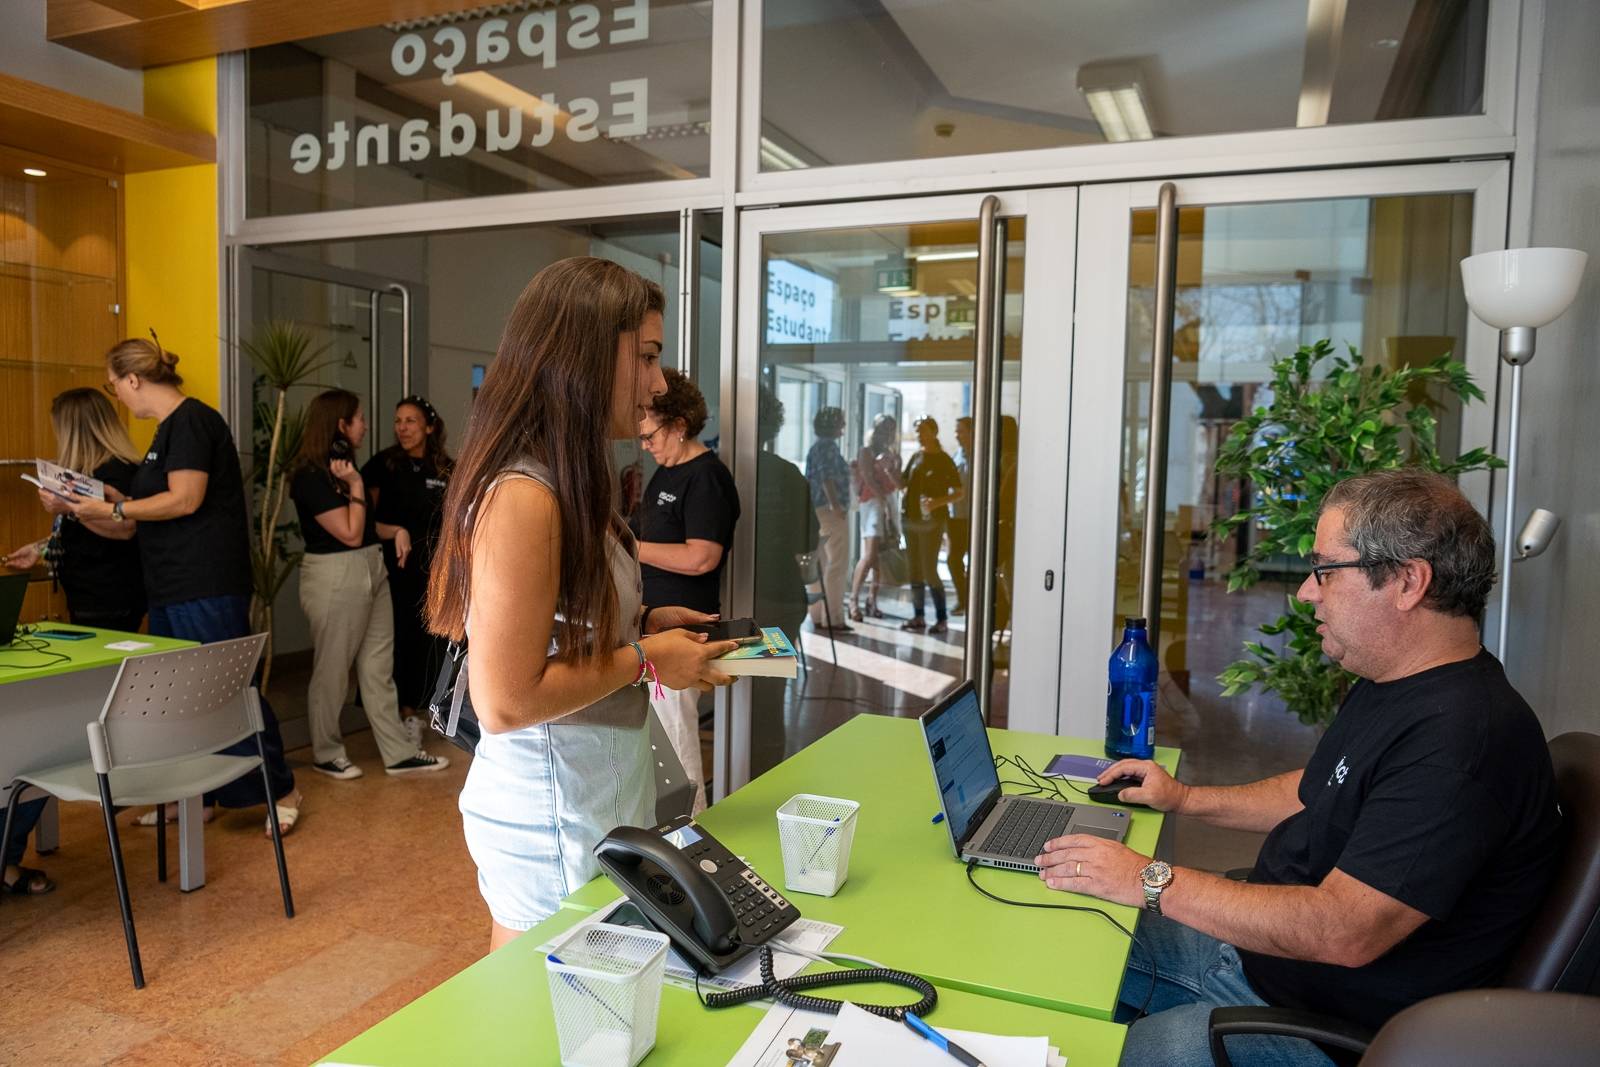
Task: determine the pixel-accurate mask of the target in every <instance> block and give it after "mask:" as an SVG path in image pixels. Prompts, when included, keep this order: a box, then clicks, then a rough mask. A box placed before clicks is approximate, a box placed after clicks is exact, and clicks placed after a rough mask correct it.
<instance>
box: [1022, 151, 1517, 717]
mask: <svg viewBox="0 0 1600 1067" xmlns="http://www.w3.org/2000/svg"><path fill="white" fill-rule="evenodd" d="M1510 177H1511V164H1510V162H1509V161H1508V160H1503V159H1497V160H1478V161H1469V162H1462V163H1438V164H1420V165H1414V166H1385V167H1370V168H1365V167H1364V168H1359V169H1352V170H1325V171H1304V172H1292V173H1284V174H1245V175H1235V176H1228V177H1218V178H1193V179H1184V178H1179V179H1175V184H1176V185H1177V189H1178V197H1177V200H1178V206H1179V208H1180V209H1181V208H1183V207H1185V206H1191V205H1198V204H1204V205H1208V206H1209V205H1221V204H1250V203H1268V202H1286V201H1295V200H1324V199H1334V198H1340V197H1366V196H1404V195H1419V194H1428V193H1471V194H1473V204H1472V251H1473V252H1474V253H1477V252H1486V251H1491V250H1494V249H1500V248H1504V247H1505V243H1506V219H1507V208H1508V205H1509V194H1510ZM1161 185H1162V183H1161V182H1157V181H1148V182H1127V183H1117V184H1110V185H1096V186H1085V187H1084V189H1083V198H1082V204H1081V208H1080V210H1081V222H1080V224H1079V227H1078V249H1077V253H1078V262H1079V265H1080V267H1079V277H1080V279H1081V280H1080V282H1079V288H1078V292H1077V302H1078V306H1079V308H1081V309H1082V310H1081V311H1080V313H1079V315H1078V322H1077V325H1078V334H1077V339H1076V340H1077V345H1078V349H1077V351H1078V352H1081V353H1083V354H1084V355H1085V357H1086V358H1077V359H1074V364H1075V366H1076V368H1077V370H1076V375H1075V380H1074V384H1075V385H1076V387H1077V388H1076V389H1075V391H1074V395H1073V401H1072V419H1071V425H1072V431H1071V435H1072V439H1071V443H1070V447H1071V448H1072V450H1073V451H1075V452H1079V451H1080V450H1081V454H1084V455H1094V454H1095V453H1094V451H1093V449H1094V448H1095V447H1096V446H1099V447H1100V448H1102V449H1104V448H1105V446H1106V443H1107V442H1112V443H1113V446H1112V447H1114V448H1116V449H1117V451H1118V453H1119V455H1120V441H1121V439H1122V433H1123V423H1122V415H1123V405H1122V403H1121V398H1122V397H1123V395H1124V389H1125V387H1126V358H1125V352H1126V345H1127V328H1128V312H1127V308H1128V260H1129V240H1128V238H1129V233H1130V221H1131V214H1132V212H1133V211H1135V210H1141V209H1148V208H1154V207H1155V206H1156V200H1157V197H1158V195H1159V191H1160V188H1161ZM1090 354H1097V355H1093V356H1092V358H1089V357H1090ZM1464 362H1465V363H1466V366H1467V370H1468V371H1469V372H1470V373H1471V374H1472V377H1473V380H1474V381H1475V382H1477V383H1478V385H1479V386H1480V387H1481V388H1482V389H1483V390H1484V392H1485V393H1486V394H1488V398H1489V402H1488V403H1483V404H1473V405H1469V406H1468V407H1466V408H1465V410H1464V412H1463V416H1462V424H1461V447H1462V449H1463V450H1465V449H1469V448H1476V447H1479V446H1483V447H1492V446H1494V445H1495V443H1496V436H1497V434H1496V428H1497V427H1499V426H1503V425H1504V419H1503V418H1502V417H1500V407H1501V404H1502V403H1503V398H1502V396H1501V394H1502V392H1503V391H1502V390H1501V389H1499V387H1498V385H1499V370H1500V364H1499V358H1498V340H1497V335H1496V333H1495V331H1494V330H1492V329H1490V328H1489V327H1488V326H1485V325H1484V324H1483V323H1482V322H1480V321H1479V320H1478V318H1477V317H1476V316H1475V315H1472V314H1471V313H1470V312H1469V313H1468V315H1467V322H1466V353H1465V359H1464ZM1107 398H1115V399H1116V401H1117V402H1115V403H1108V402H1107ZM1120 467H1121V464H1120V461H1118V462H1104V461H1102V462H1095V463H1090V464H1081V465H1080V469H1077V470H1074V471H1073V477H1072V478H1071V480H1070V481H1069V482H1068V490H1067V496H1068V506H1067V529H1066V551H1067V557H1066V560H1067V563H1066V566H1067V573H1069V574H1071V575H1072V581H1071V582H1070V583H1068V585H1069V590H1068V595H1067V602H1066V605H1065V611H1064V614H1063V625H1062V630H1061V646H1062V652H1061V659H1060V666H1061V674H1060V677H1059V687H1060V691H1061V693H1063V694H1074V696H1073V697H1068V698H1066V699H1063V700H1062V701H1061V708H1062V712H1061V716H1060V719H1059V721H1058V722H1057V723H1056V728H1055V731H1054V732H1059V733H1062V734H1067V735H1071V736H1082V737H1095V736H1098V734H1099V732H1100V730H1101V729H1102V726H1103V721H1102V720H1103V711H1102V709H1101V708H1100V706H1099V703H1098V700H1097V699H1088V697H1089V695H1091V694H1092V695H1094V696H1095V697H1097V696H1098V694H1099V693H1100V691H1101V689H1102V687H1103V685H1104V679H1105V659H1106V655H1107V654H1108V653H1109V651H1110V649H1111V647H1112V646H1113V645H1114V644H1115V636H1114V633H1113V623H1114V620H1113V612H1114V609H1115V605H1116V559H1117V538H1118V508H1119V503H1118V481H1119V473H1120ZM1502 481H1503V479H1499V478H1492V477H1491V475H1490V473H1489V472H1487V471H1480V472H1474V473H1472V474H1468V475H1464V476H1463V477H1462V478H1461V488H1462V491H1463V492H1464V493H1465V494H1466V495H1467V498H1468V499H1469V500H1471V501H1472V503H1473V504H1474V505H1475V506H1476V507H1478V509H1479V510H1480V511H1482V512H1484V514H1486V515H1489V514H1491V512H1492V511H1493V510H1495V509H1497V508H1498V500H1499V494H1501V493H1502V492H1503V487H1502V486H1501V484H1500V483H1501V482H1502ZM1496 626H1498V619H1497V617H1496V614H1495V610H1494V608H1493V607H1492V606H1491V608H1490V617H1489V619H1488V620H1487V621H1486V626H1485V632H1486V635H1487V634H1488V633H1489V632H1492V631H1493V630H1494V628H1495V627H1496ZM1485 639H1486V640H1487V636H1486V638H1485Z"/></svg>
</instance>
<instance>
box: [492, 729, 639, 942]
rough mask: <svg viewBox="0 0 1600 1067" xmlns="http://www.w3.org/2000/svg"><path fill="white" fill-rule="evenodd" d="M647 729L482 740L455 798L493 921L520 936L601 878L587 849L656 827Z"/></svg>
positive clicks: (533, 732)
mask: <svg viewBox="0 0 1600 1067" xmlns="http://www.w3.org/2000/svg"><path fill="white" fill-rule="evenodd" d="M650 760H651V755H650V731H649V728H648V727H647V726H638V727H626V726H595V725H587V724H584V725H576V724H574V725H570V726H563V725H556V726H549V725H546V726H530V727H528V728H527V729H524V730H515V731H512V732H510V733H504V734H490V733H485V734H484V735H483V738H482V740H481V741H480V742H479V744H478V750H477V752H476V753H475V754H474V756H473V759H472V767H471V769H470V770H469V771H468V772H467V784H466V786H465V787H464V788H463V789H462V790H461V800H460V808H461V817H462V824H463V829H464V831H465V834H466V839H467V850H468V851H469V852H471V853H472V860H473V862H474V863H476V864H477V865H478V891H479V892H480V893H482V894H483V899H484V901H485V902H486V903H487V904H488V905H489V914H490V915H491V916H492V917H493V918H494V921H495V922H497V923H499V924H500V925H501V926H504V927H506V928H507V929H511V930H527V929H528V928H530V927H532V926H534V925H536V924H538V923H539V922H541V921H543V920H544V919H546V918H548V917H549V916H551V915H553V914H554V913H555V911H556V909H557V908H558V907H560V906H561V898H562V897H564V896H566V895H567V894H569V893H571V892H573V891H574V890H576V889H578V888H579V887H580V886H582V885H583V884H584V883H585V882H588V881H589V880H590V879H592V878H593V877H594V876H595V875H597V874H599V873H600V867H599V865H598V864H597V863H596V862H595V859H594V846H595V845H596V844H598V843H599V841H600V839H601V838H602V837H604V836H605V835H606V834H608V833H610V832H611V831H612V830H613V829H615V828H616V827H618V826H653V825H655V810H656V780H655V775H654V774H653V773H651V766H652V765H651V762H650Z"/></svg>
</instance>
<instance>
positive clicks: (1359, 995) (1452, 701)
mask: <svg viewBox="0 0 1600 1067" xmlns="http://www.w3.org/2000/svg"><path fill="white" fill-rule="evenodd" d="M1299 796H1300V802H1301V803H1302V804H1304V805H1305V807H1304V809H1303V810H1301V811H1299V812H1297V813H1296V814H1294V815H1292V816H1290V817H1289V818H1287V819H1285V820H1284V821H1283V822H1281V823H1279V824H1278V825H1277V826H1276V827H1274V828H1273V830H1272V832H1271V833H1270V834H1268V835H1267V839H1266V842H1265V843H1264V844H1263V845H1262V847H1261V854H1260V856H1259V857H1258V858H1257V860H1256V865H1255V869H1254V870H1253V871H1252V872H1251V875H1250V881H1252V882H1256V883H1264V884H1268V885H1318V884H1320V883H1321V882H1322V880H1323V878H1324V877H1326V876H1327V874H1328V873H1329V872H1330V871H1332V870H1333V869H1334V868H1338V869H1339V870H1340V871H1343V872H1344V873H1345V874H1347V875H1349V876H1350V877H1351V878H1354V879H1355V880H1356V881H1358V882H1361V883H1363V884H1365V885H1367V886H1370V887H1371V888H1373V889H1376V890H1377V891H1378V892H1380V893H1383V894H1386V895H1387V896H1390V897H1393V898H1394V899H1396V900H1398V901H1400V902H1401V903H1403V904H1406V905H1408V906H1410V907H1412V908H1415V909H1416V910H1417V911H1420V912H1422V913H1424V914H1425V915H1427V916H1428V919H1427V921H1425V922H1424V923H1423V924H1422V926H1420V927H1419V928H1418V929H1417V930H1416V931H1415V932H1413V933H1412V934H1411V936H1410V937H1408V938H1406V939H1405V940H1403V941H1401V942H1400V943H1399V944H1398V945H1396V946H1395V947H1394V948H1392V949H1390V950H1389V951H1388V952H1387V953H1385V954H1384V955H1383V956H1381V957H1379V958H1378V959H1376V960H1374V961H1373V962H1371V963H1369V964H1367V965H1366V966H1363V967H1339V966H1335V965H1332V964H1325V963H1307V962H1302V961H1297V960H1289V959H1284V958H1282V957H1278V956H1267V955H1262V954H1260V953H1256V952H1245V951H1243V950H1241V951H1240V953H1239V955H1240V957H1241V958H1242V959H1243V961H1244V967H1245V974H1246V975H1247V976H1248V977H1249V979H1250V984H1251V985H1252V986H1254V987H1255V990H1256V992H1257V993H1259V994H1260V995H1261V997H1262V998H1263V999H1264V1000H1266V1001H1267V1002H1268V1003H1269V1004H1274V1005H1278V1006H1282V1007H1289V1008H1301V1009H1307V1010H1312V1011H1318V1012H1324V1013H1331V1014H1333V1015H1336V1016H1340V1017H1342V1018H1347V1019H1351V1020H1353V1021H1356V1022H1359V1023H1363V1024H1365V1025H1367V1026H1371V1027H1374V1028H1376V1027H1378V1026H1381V1025H1382V1024H1383V1023H1384V1022H1385V1021H1386V1020H1387V1019H1388V1018H1389V1017H1390V1016H1392V1015H1394V1014H1395V1013H1396V1012H1398V1011H1400V1010H1401V1009H1402V1008H1405V1007H1408V1006H1409V1005H1411V1004H1414V1003H1416V1002H1417V1001H1419V1000H1424V999H1426V998H1428V997H1431V996H1434V995H1435V994H1438V993H1444V992H1447V991H1450V990H1455V989H1470V988H1475V987H1479V986H1486V985H1491V984H1493V983H1494V982H1496V981H1497V980H1498V978H1499V977H1500V973H1501V972H1502V971H1503V970H1504V968H1505V966H1506V963H1507V962H1508V960H1509V958H1510V955H1511V953H1512V951H1513V949H1514V948H1515V946H1516V944H1517V942H1518V940H1519V938H1520V937H1521V935H1522V933H1523V931H1524V930H1525V929H1526V928H1527V926H1528V923H1529V921H1530V920H1531V919H1532V917H1533V915H1534V913H1535V912H1536V911H1537V910H1538V909H1539V907H1540V905H1541V904H1542V902H1543V900H1544V897H1545V894H1546V893H1547V892H1549V889H1550V883H1551V879H1552V878H1553V876H1554V873H1555V868H1556V863H1557V859H1558V851H1559V845H1560V841H1561V833H1562V829H1561V815H1560V811H1559V809H1558V808H1557V806H1556V791H1555V774H1554V772H1553V771H1552V769H1551V765H1550V752H1549V749H1548V748H1547V747H1546V745H1545V739H1544V733H1543V731H1542V729H1541V728H1540V726H1539V721H1538V719H1536V718H1535V717H1534V714H1533V711H1532V709H1530V708H1529V707H1528V705H1527V702H1526V701H1524V700H1523V699H1522V697H1521V696H1520V695H1519V694H1518V693H1517V691H1516V690H1515V689H1513V688H1512V687H1511V683H1510V682H1508V681H1507V680H1506V676H1505V671H1504V670H1502V669H1501V666H1500V663H1499V662H1498V661H1497V660H1496V659H1495V658H1494V657H1493V656H1491V655H1490V654H1489V653H1488V652H1487V651H1485V650H1481V649H1480V650H1479V652H1478V654H1477V655H1476V656H1474V657H1472V658H1471V659H1468V660H1462V661H1460V662H1457V663H1450V664H1446V665H1444V666H1442V667H1435V668H1433V669H1432V670H1427V671H1423V672H1421V673H1419V674H1414V675H1411V676H1410V677H1407V678H1402V679H1399V680H1397V681H1393V682H1385V683H1376V682H1370V681H1361V682H1358V683H1356V685H1355V686H1354V688H1352V689H1351V690H1350V695H1349V697H1348V698H1347V699H1346V700H1345V702H1344V706H1343V707H1341V708H1340V709H1339V714H1338V717H1337V718H1335V719H1334V721H1333V725H1332V726H1330V727H1329V728H1328V732H1327V734H1326V735H1324V737H1323V739H1322V742H1321V743H1320V744H1319V745H1318V746H1317V750H1316V752H1315V753H1314V754H1313V755H1312V757H1311V760H1310V762H1309V763H1307V764H1306V769H1305V774H1304V776H1303V777H1302V778H1301V779H1300V790H1299Z"/></svg>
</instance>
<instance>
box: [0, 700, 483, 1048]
mask: <svg viewBox="0 0 1600 1067" xmlns="http://www.w3.org/2000/svg"><path fill="white" fill-rule="evenodd" d="M347 743H348V747H349V750H350V755H351V758H352V759H354V760H355V761H356V762H357V763H358V764H360V765H361V767H362V769H363V770H365V771H366V772H367V773H366V776H365V777H364V778H360V779H358V780H356V781H353V782H341V781H334V780H332V779H329V778H325V777H323V776H322V775H320V774H317V773H316V772H314V771H311V770H309V769H308V766H307V764H308V762H309V760H310V750H309V749H302V750H300V751H297V752H291V753H290V754H289V755H290V762H291V764H292V765H294V768H295V773H296V779H297V782H298V784H299V786H300V788H301V789H302V790H303V791H304V792H305V794H306V804H305V809H304V813H303V815H302V817H301V821H300V825H299V826H298V827H297V828H296V829H295V831H294V833H293V834H291V835H290V836H289V837H288V838H286V839H285V841H284V847H285V851H286V854H287V858H288V864H289V877H290V880H291V883H292V885H293V889H294V900H295V912H296V914H295V918H293V919H285V918H284V917H283V908H282V902H281V900H280V899H279V896H278V887H277V875H276V871H275V867H274V864H273V858H272V844H271V842H269V841H268V840H267V839H266V838H265V837H264V836H263V830H264V819H263V817H262V815H261V812H260V810H258V811H256V812H254V813H242V812H229V813H224V814H223V815H222V816H221V818H219V819H217V820H216V821H214V822H212V823H211V824H210V825H209V826H207V827H206V867H207V877H208V879H209V880H208V882H207V884H206V885H205V886H204V887H203V888H201V889H200V890H198V891H196V892H194V893H188V894H185V893H181V892H179V890H178V888H177V847H176V846H177V832H176V828H175V827H174V828H172V829H171V830H170V831H169V834H170V836H169V838H168V845H169V851H168V861H169V872H170V873H169V881H168V882H167V883H166V884H165V885H163V884H162V883H160V882H158V881H156V868H155V835H154V832H153V831H151V830H143V829H139V828H136V827H130V826H127V823H128V822H129V821H130V819H131V817H132V813H124V814H123V816H122V817H121V824H122V826H123V827H124V829H123V830H122V841H123V848H124V855H125V857H126V862H127V867H128V877H129V889H130V893H131V896H132V898H133V913H134V919H135V921H136V923H137V925H138V933H139V947H140V949H141V951H142V954H143V957H144V971H145V979H146V982H147V984H146V987H145V988H144V989H142V990H136V989H134V988H133V982H132V980H131V978H130V976H129V972H128V958H127V952H126V950H125V948H124V945H123V940H122V930H121V924H120V922H119V920H118V917H117V902H116V890H115V884H114V882H113V880H112V877H111V864H110V860H109V856H108V854H107V851H106V843H105V830H104V829H103V826H102V823H101V817H100V811H99V808H97V807H96V806H94V805H91V804H66V805H62V814H61V848H60V850H59V851H57V852H56V853H54V854H53V855H49V856H45V857H42V858H39V857H35V856H34V855H33V853H32V852H31V851H30V852H29V855H28V858H27V859H25V860H24V862H25V863H26V864H28V865H29V866H36V867H43V868H44V869H45V870H46V871H48V872H49V874H50V876H51V877H52V878H53V879H54V880H55V881H56V884H57V888H56V891H55V892H54V893H51V894H49V895H47V896H43V897H33V898H28V897H14V896H6V897H4V899H0V966H3V968H4V975H3V978H0V990H3V991H0V1064H116V1065H118V1067H131V1065H134V1064H139V1065H144V1064H151V1065H156V1064H160V1065H163V1067H171V1065H179V1064H305V1063H310V1062H312V1061H314V1060H316V1059H317V1058H318V1057H320V1056H322V1055H324V1054H325V1053H327V1052H329V1051H331V1050H332V1049H334V1048H337V1047H338V1046H339V1045H341V1044H343V1043H344V1042H345V1041H347V1040H349V1039H350V1038H351V1037H354V1036H355V1035H356V1034H358V1033H360V1032H361V1031H363V1030H365V1029H366V1028H367V1027H369V1026H371V1025H373V1024H374V1023H376V1022H377V1021H378V1020H380V1019H382V1018H383V1017H385V1016H386V1015H389V1014H390V1013H391V1012H393V1011H395V1010H396V1009H398V1008H400V1007H401V1006H402V1005H404V1004H406V1003H408V1002H410V1001H411V1000H414V999H415V998H416V997H418V996H420V995H421V994H423V993H425V992H427V991H428V990H429V989H432V988H433V987H434V986H436V985H438V984H439V983H440V982H442V981H444V980H445V979H446V978H448V977H449V976H451V975H453V974H455V973H456V972H457V971H459V970H461V969H462V968H463V967H466V966H467V965H468V964H470V963H472V962H473V961H474V960H475V959H477V958H479V956H481V955H482V953H483V952H484V950H485V949H486V948H487V945H488V936H489V925H488V915H487V912H486V911H485V910H484V907H483V903H482V901H481V899H480V898H479V897H478V892H477V885H476V876H475V871H474V867H473V864H472V860H471V858H470V857H469V856H468V855H467V850H466V845H465V844H464V843H463V841H462V837H461V818H460V815H459V814H458V813H457V811H456V796H457V794H458V793H459V792H460V791H461V784H462V781H463V780H464V779H465V777H466V769H467V760H466V758H465V757H462V758H460V759H456V758H455V757H456V756H457V755H458V752H457V750H456V749H454V748H451V747H450V746H448V745H446V744H444V743H442V742H435V743H434V744H432V745H431V746H430V747H431V748H432V750H433V751H435V752H436V753H440V754H448V755H450V756H451V757H452V763H451V765H450V767H449V768H447V769H446V770H445V771H443V772H440V773H438V774H431V775H418V776H412V777H409V778H391V777H389V776H387V775H385V774H384V773H383V768H382V765H381V764H380V763H379V761H378V759H377V756H376V754H375V749H374V746H373V743H372V740H371V735H370V734H369V733H367V732H364V731H363V732H361V733H358V734H354V735H352V736H351V737H350V738H348V740H347Z"/></svg>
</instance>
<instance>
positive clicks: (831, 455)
mask: <svg viewBox="0 0 1600 1067" xmlns="http://www.w3.org/2000/svg"><path fill="white" fill-rule="evenodd" d="M811 428H812V429H813V430H814V431H816V435H817V440H816V442H815V443H814V444H813V445H812V446H811V450H810V451H809V452H807V453H806V481H807V482H809V483H810V484H811V506H812V507H814V508H816V509H817V524H818V527H819V528H820V530H821V532H822V543H821V544H820V545H819V546H818V549H817V551H818V554H819V555H821V557H822V559H821V561H820V562H821V564H822V592H823V595H824V596H825V597H826V601H818V602H817V603H815V604H813V605H811V625H812V626H814V627H816V628H817V629H819V630H821V629H825V628H827V627H828V626H829V625H830V624H831V626H832V628H833V629H834V630H837V631H839V632H841V633H848V632H849V631H850V626H849V624H847V623H846V622H845V621H844V619H845V616H844V584H845V582H846V581H847V580H848V576H849V573H850V464H849V463H847V462H846V461H845V458H844V453H843V452H840V451H839V437H840V435H842V434H843V433H844V412H843V411H841V410H839V409H838V408H835V407H826V408H821V409H819V410H818V411H817V413H816V414H815V415H814V416H812V418H811ZM824 608H826V610H824Z"/></svg>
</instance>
